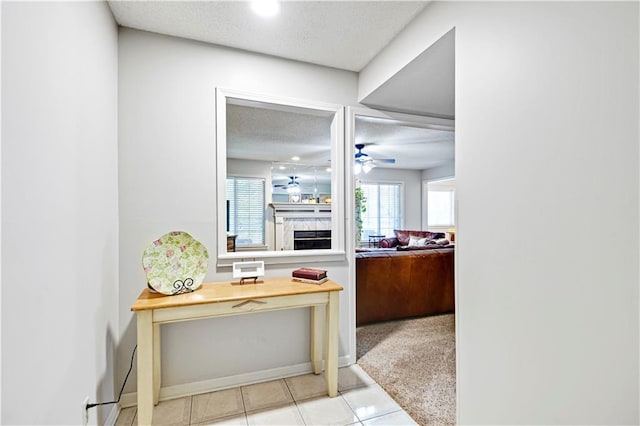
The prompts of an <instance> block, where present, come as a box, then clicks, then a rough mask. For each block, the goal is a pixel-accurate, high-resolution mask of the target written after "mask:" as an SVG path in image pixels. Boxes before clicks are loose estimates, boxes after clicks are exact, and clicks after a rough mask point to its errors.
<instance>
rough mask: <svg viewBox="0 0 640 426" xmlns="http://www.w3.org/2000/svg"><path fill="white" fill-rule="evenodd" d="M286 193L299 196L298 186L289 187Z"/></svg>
mask: <svg viewBox="0 0 640 426" xmlns="http://www.w3.org/2000/svg"><path fill="white" fill-rule="evenodd" d="M287 192H288V193H289V194H299V193H300V187H299V186H298V185H294V186H290V187H288V188H287Z"/></svg>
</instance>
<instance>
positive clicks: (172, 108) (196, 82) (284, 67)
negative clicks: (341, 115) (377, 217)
mask: <svg viewBox="0 0 640 426" xmlns="http://www.w3.org/2000/svg"><path fill="white" fill-rule="evenodd" d="M119 42H120V44H119V55H120V56H119V72H120V74H119V78H120V79H119V123H120V124H119V165H120V170H119V172H120V173H119V178H120V224H121V227H120V266H121V268H120V279H121V286H120V299H119V300H120V327H121V331H122V333H121V334H122V342H123V343H122V346H121V350H120V352H119V364H118V365H119V366H120V367H119V371H118V378H119V379H122V378H123V377H124V374H125V372H126V367H127V366H126V365H125V364H126V362H128V357H129V355H130V353H131V350H132V349H133V346H134V344H135V339H136V333H135V317H134V316H133V315H132V313H131V312H130V310H129V307H130V306H131V304H133V302H134V300H135V299H136V297H137V296H138V294H139V293H140V291H141V290H142V289H143V288H144V287H145V277H144V273H143V271H142V268H141V266H140V259H141V255H142V251H143V250H144V248H145V246H146V245H147V244H149V243H150V242H151V241H152V240H153V239H154V238H157V237H158V236H160V235H162V234H164V233H166V232H168V231H171V230H175V229H180V230H185V231H187V232H189V233H191V234H192V235H193V236H194V237H196V238H198V239H199V240H200V241H202V242H203V244H204V245H205V246H206V247H207V248H208V250H209V255H210V259H211V260H210V265H209V273H208V274H207V276H206V280H207V281H217V280H227V279H231V271H230V268H227V269H218V268H216V266H215V259H216V255H217V254H216V226H217V225H216V223H217V222H216V221H217V216H216V188H217V185H216V157H215V152H216V151H215V146H216V145H215V88H216V87H217V86H220V87H223V88H227V89H236V90H243V91H249V92H258V93H264V94H270V95H277V96H286V97H293V98H302V99H309V100H315V101H324V102H330V103H337V104H343V105H353V104H355V103H356V93H357V76H356V74H355V73H351V72H346V71H339V70H336V69H331V68H324V67H319V66H315V65H309V64H303V63H298V62H293V61H288V60H282V59H276V58H272V57H269V56H263V55H257V54H251V53H246V52H240V51H235V50H232V49H226V48H220V47H216V46H212V45H207V44H204V43H198V42H193V41H187V40H183V39H177V38H172V37H166V36H159V35H155V34H151V33H145V32H140V31H135V30H130V29H121V30H120V40H119ZM347 225H348V226H350V224H349V223H347ZM349 229H351V228H347V231H348V232H349ZM350 244H351V246H350V247H352V242H350ZM318 265H320V266H324V267H326V268H327V269H328V270H329V275H330V276H331V277H332V278H333V279H334V280H335V281H337V282H338V283H340V284H343V285H344V286H345V287H347V281H348V263H347V261H344V262H334V263H329V264H325V263H320V264H318ZM294 266H296V265H282V266H278V267H271V268H269V270H268V272H267V275H268V276H276V275H289V274H290V271H291V269H292V268H293V267H294ZM351 297H353V296H352V295H350V294H349V292H348V290H347V291H344V292H342V294H341V310H340V315H341V317H340V354H341V356H345V355H350V354H349V353H348V351H349V348H350V345H351V342H349V337H350V336H349V335H348V333H347V331H348V328H349V324H350V321H352V320H351V319H350V318H349V314H348V306H349V300H348V299H349V298H351ZM162 339H163V342H164V344H163V346H162V357H163V372H162V381H163V387H164V386H166V387H167V389H163V390H162V391H161V397H162V395H167V394H168V393H167V392H169V393H171V392H173V393H171V395H175V394H176V393H180V392H182V391H184V389H185V387H184V385H185V384H189V383H198V382H200V385H202V386H204V387H207V386H209V385H211V384H212V383H213V385H216V386H217V385H220V384H221V383H222V382H223V381H221V378H223V377H225V376H236V378H234V379H232V380H231V382H229V381H227V382H225V383H233V382H234V381H236V382H237V381H238V380H241V379H242V378H243V377H244V378H247V377H256V376H251V374H253V373H256V372H261V371H262V372H264V371H267V372H268V371H273V369H281V368H289V367H290V366H300V365H303V366H304V363H306V362H308V356H309V349H308V312H307V310H296V311H280V312H273V313H263V314H255V315H248V316H240V317H230V318H220V319H215V320H207V321H200V322H194V323H179V324H170V325H166V326H163V330H162ZM257 354H259V355H257ZM278 371H282V370H278ZM287 371H289V370H287ZM245 373H246V374H249V376H242V377H238V376H237V375H240V374H245ZM265 374H267V373H265ZM202 382H206V383H202ZM135 383H136V377H135V375H134V374H133V373H132V377H131V378H130V379H129V383H128V384H127V388H126V392H132V391H134V390H135ZM181 386H182V387H181Z"/></svg>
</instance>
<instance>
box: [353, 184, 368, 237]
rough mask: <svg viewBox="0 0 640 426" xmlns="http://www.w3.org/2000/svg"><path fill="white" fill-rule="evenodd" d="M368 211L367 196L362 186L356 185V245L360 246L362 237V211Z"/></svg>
mask: <svg viewBox="0 0 640 426" xmlns="http://www.w3.org/2000/svg"><path fill="white" fill-rule="evenodd" d="M366 211H367V197H365V196H364V193H363V192H362V187H360V186H356V214H355V217H356V229H357V232H356V247H360V244H361V239H362V213H365V212H366Z"/></svg>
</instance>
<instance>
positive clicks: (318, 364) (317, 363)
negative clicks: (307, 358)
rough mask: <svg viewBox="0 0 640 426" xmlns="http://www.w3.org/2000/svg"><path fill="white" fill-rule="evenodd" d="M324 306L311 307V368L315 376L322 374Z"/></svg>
mask: <svg viewBox="0 0 640 426" xmlns="http://www.w3.org/2000/svg"><path fill="white" fill-rule="evenodd" d="M322 308H324V306H312V307H311V313H310V314H311V339H310V340H311V367H312V368H313V372H314V374H320V373H321V372H322V347H323V344H322V322H323V318H322V314H323V309H322Z"/></svg>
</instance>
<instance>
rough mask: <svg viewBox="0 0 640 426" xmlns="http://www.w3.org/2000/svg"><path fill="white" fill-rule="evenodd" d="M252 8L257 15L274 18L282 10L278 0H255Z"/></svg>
mask: <svg viewBox="0 0 640 426" xmlns="http://www.w3.org/2000/svg"><path fill="white" fill-rule="evenodd" d="M251 9H253V11H254V12H255V13H256V15H258V16H261V17H263V18H272V17H274V16H276V15H277V14H278V12H279V11H280V3H278V2H277V0H253V1H252V2H251Z"/></svg>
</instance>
